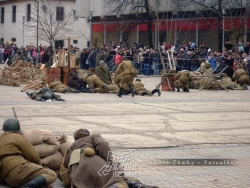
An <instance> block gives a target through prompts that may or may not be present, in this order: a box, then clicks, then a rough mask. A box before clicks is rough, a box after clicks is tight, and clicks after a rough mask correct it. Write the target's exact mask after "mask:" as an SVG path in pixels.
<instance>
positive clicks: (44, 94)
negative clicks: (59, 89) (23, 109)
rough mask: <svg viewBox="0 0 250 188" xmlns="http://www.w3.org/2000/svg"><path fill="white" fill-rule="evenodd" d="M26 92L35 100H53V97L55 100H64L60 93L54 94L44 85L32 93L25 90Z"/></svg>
mask: <svg viewBox="0 0 250 188" xmlns="http://www.w3.org/2000/svg"><path fill="white" fill-rule="evenodd" d="M26 94H27V95H28V96H29V97H30V98H31V99H33V100H36V101H46V100H53V99H55V100H57V101H65V100H64V99H62V98H61V96H60V95H56V94H54V91H53V90H51V89H49V88H47V87H44V88H42V89H40V90H38V91H35V92H32V93H29V92H26Z"/></svg>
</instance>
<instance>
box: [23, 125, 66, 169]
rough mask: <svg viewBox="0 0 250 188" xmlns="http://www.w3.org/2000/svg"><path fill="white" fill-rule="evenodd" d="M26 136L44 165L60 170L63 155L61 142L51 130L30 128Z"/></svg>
mask: <svg viewBox="0 0 250 188" xmlns="http://www.w3.org/2000/svg"><path fill="white" fill-rule="evenodd" d="M24 136H25V137H26V138H27V139H28V141H29V142H30V143H31V144H32V145H33V146H34V148H35V150H36V151H37V152H38V154H39V157H40V159H41V162H42V165H43V166H45V167H48V168H50V169H52V170H59V168H60V166H61V164H62V160H63V155H62V154H61V153H60V151H59V148H60V142H59V141H57V138H56V136H55V135H54V134H53V133H52V132H51V131H47V130H41V129H30V130H27V131H25V133H24Z"/></svg>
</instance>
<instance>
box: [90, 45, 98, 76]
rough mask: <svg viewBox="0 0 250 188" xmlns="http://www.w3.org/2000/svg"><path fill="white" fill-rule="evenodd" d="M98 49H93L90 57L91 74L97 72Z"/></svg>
mask: <svg viewBox="0 0 250 188" xmlns="http://www.w3.org/2000/svg"><path fill="white" fill-rule="evenodd" d="M96 55H97V49H96V47H93V48H92V50H91V52H90V53H89V55H88V64H89V69H90V71H91V72H95V66H96Z"/></svg>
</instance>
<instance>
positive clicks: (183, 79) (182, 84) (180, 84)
mask: <svg viewBox="0 0 250 188" xmlns="http://www.w3.org/2000/svg"><path fill="white" fill-rule="evenodd" d="M189 82H192V78H191V76H190V75H189V71H188V70H183V71H179V72H178V73H177V74H176V81H175V82H174V84H175V86H176V88H177V92H180V88H181V89H182V90H183V91H184V92H189V88H188V83H189Z"/></svg>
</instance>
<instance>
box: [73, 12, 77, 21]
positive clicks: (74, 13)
mask: <svg viewBox="0 0 250 188" xmlns="http://www.w3.org/2000/svg"><path fill="white" fill-rule="evenodd" d="M73 19H74V20H77V19H78V18H77V17H76V10H73Z"/></svg>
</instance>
